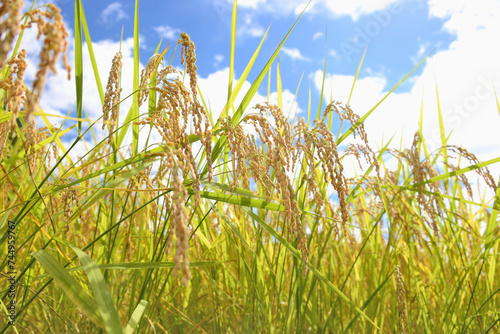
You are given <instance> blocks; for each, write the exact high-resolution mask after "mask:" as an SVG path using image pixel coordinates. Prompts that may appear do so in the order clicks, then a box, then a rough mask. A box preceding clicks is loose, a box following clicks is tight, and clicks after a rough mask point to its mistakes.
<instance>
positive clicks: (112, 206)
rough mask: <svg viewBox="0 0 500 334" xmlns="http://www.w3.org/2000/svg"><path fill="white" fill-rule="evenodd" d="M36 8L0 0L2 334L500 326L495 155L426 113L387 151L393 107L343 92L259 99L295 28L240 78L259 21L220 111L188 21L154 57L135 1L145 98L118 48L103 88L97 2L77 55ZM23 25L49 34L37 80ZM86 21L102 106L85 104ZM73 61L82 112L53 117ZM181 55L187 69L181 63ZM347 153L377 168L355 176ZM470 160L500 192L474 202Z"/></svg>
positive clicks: (478, 329) (56, 22)
mask: <svg viewBox="0 0 500 334" xmlns="http://www.w3.org/2000/svg"><path fill="white" fill-rule="evenodd" d="M21 5H22V0H12V1H1V5H0V13H1V14H0V18H1V21H0V36H1V41H0V42H1V44H0V66H1V69H2V72H1V78H0V95H1V101H2V102H1V109H0V127H1V128H0V130H1V132H0V161H1V163H0V167H1V170H0V189H1V193H0V230H1V234H0V235H1V236H2V239H1V244H2V245H1V248H0V249H1V254H2V258H1V272H2V282H3V283H2V285H1V287H2V299H1V301H2V305H1V309H2V310H1V311H0V314H1V318H2V323H1V325H0V333H6V332H8V333H11V332H12V333H104V332H107V333H134V332H137V333H163V332H168V333H219V332H220V333H254V332H255V333H295V332H296V333H302V332H311V333H318V332H321V333H340V332H353V333H367V332H385V333H392V332H401V333H424V332H426V333H483V332H485V333H486V332H492V333H498V331H499V326H500V325H498V322H499V320H500V314H499V312H498V309H499V306H500V305H499V304H500V299H499V296H498V292H499V290H500V287H499V285H498V283H497V282H498V276H497V275H499V274H500V273H499V269H498V268H499V267H498V266H497V258H498V254H499V253H498V247H499V245H498V243H497V240H498V237H499V234H500V229H499V228H498V225H497V224H498V209H499V205H500V193H499V192H498V190H497V189H498V185H497V181H495V179H494V178H493V177H492V175H491V174H490V172H489V171H488V166H489V165H491V164H494V163H498V162H499V161H500V157H499V158H496V159H493V160H490V161H486V162H480V161H479V160H478V159H477V158H476V156H475V155H474V154H472V153H470V152H468V151H466V150H465V149H463V148H460V147H456V146H452V145H448V143H447V138H446V136H445V134H444V133H445V132H444V131H442V132H441V133H442V137H441V139H442V141H441V148H440V149H439V150H437V151H429V149H428V148H427V146H426V142H425V138H424V137H423V136H422V129H421V127H420V128H418V129H415V130H416V132H415V136H414V141H413V144H412V145H411V147H408V148H402V149H400V150H395V149H390V148H389V142H388V143H385V145H384V146H383V147H382V148H381V149H379V150H373V149H372V147H373V145H372V144H370V141H369V133H366V132H365V129H364V126H363V124H364V121H365V119H366V118H367V117H369V116H370V117H376V115H373V116H371V115H372V113H373V112H374V111H375V109H376V108H377V107H378V104H377V105H376V106H375V107H374V108H373V109H372V110H370V111H369V112H367V113H366V114H364V116H363V117H359V116H358V115H357V113H356V111H355V110H352V108H351V107H350V106H349V104H348V102H346V101H330V103H328V104H327V105H326V106H325V107H324V108H321V105H320V106H319V109H320V111H321V113H320V114H319V115H318V117H316V119H314V116H312V113H313V111H312V110H311V107H309V110H308V120H305V119H303V118H300V117H298V118H294V119H293V120H292V119H290V118H288V116H287V113H286V111H284V110H283V108H282V106H280V105H274V104H272V103H270V102H269V101H261V103H260V104H257V105H251V104H250V103H251V100H252V98H253V97H254V96H255V94H256V92H257V89H258V88H259V87H260V86H261V84H262V81H263V80H264V78H265V77H266V76H267V75H268V73H269V71H270V69H271V68H272V66H276V65H277V64H276V62H275V61H276V59H277V56H278V54H279V52H280V48H281V47H282V46H283V45H284V43H285V41H286V39H287V37H288V36H289V34H290V33H292V30H293V29H294V26H293V27H292V28H291V29H290V31H289V32H288V33H287V34H286V36H285V38H284V39H283V40H282V41H281V43H280V44H279V45H278V47H277V48H276V50H275V52H274V53H273V55H272V56H271V57H270V59H269V60H268V62H267V64H266V65H265V66H264V67H263V68H262V69H257V71H259V70H260V72H257V73H259V74H258V75H257V77H256V79H255V81H254V82H253V83H252V85H251V87H250V88H249V89H248V91H246V92H242V91H241V89H242V86H243V83H244V82H245V80H246V79H247V77H248V74H249V73H250V71H251V70H253V64H254V61H255V60H256V58H257V57H259V51H260V47H261V45H262V43H263V42H264V40H265V38H266V35H264V36H263V38H262V41H261V43H260V45H259V47H258V48H257V49H256V51H255V53H254V55H253V56H252V57H251V59H250V61H249V63H248V65H247V68H246V69H245V71H244V72H243V73H242V74H241V76H240V79H239V80H238V82H237V83H236V84H235V85H234V86H233V84H232V81H230V83H229V87H228V99H227V103H226V106H225V107H224V109H223V110H222V111H217V113H216V114H217V115H218V114H220V116H219V117H218V119H215V118H214V117H213V114H214V111H212V110H210V109H209V108H208V107H207V105H206V104H205V102H204V101H205V100H206V97H204V96H203V92H201V91H199V89H198V87H197V66H196V48H195V43H196V41H193V40H191V38H190V36H189V35H188V34H186V33H183V34H181V38H180V39H179V41H178V42H177V44H176V45H173V44H172V45H170V44H169V46H168V47H166V48H164V51H163V52H161V53H160V51H159V50H161V42H160V44H159V45H158V48H157V53H155V54H154V55H152V56H151V58H150V61H149V62H148V64H147V66H146V67H145V68H144V70H143V71H142V73H139V51H138V50H139V36H138V16H137V15H138V14H137V7H138V3H137V2H136V14H135V27H134V32H135V36H134V42H135V49H134V51H135V52H134V79H133V87H134V92H133V94H132V96H122V95H121V87H122V86H123V83H122V82H121V67H122V61H121V59H122V54H121V52H120V51H119V50H117V53H116V56H115V57H114V59H113V62H112V67H111V72H110V73H109V75H108V81H107V85H106V88H105V89H104V87H103V86H102V84H101V79H100V74H99V73H98V71H97V66H96V64H97V60H96V59H95V57H94V55H93V51H92V48H91V47H92V43H91V38H90V29H89V27H87V24H86V20H85V14H84V7H83V4H82V2H81V1H79V0H76V1H75V9H76V10H75V13H76V14H75V16H76V18H75V27H74V31H75V64H71V65H70V64H69V63H68V60H67V55H66V53H67V45H68V41H67V37H68V33H67V30H66V28H65V26H64V24H63V21H62V17H61V15H60V10H59V9H58V8H57V7H56V6H55V5H53V4H50V5H48V6H42V7H35V6H33V7H32V8H31V9H30V10H29V11H28V12H27V13H26V14H25V15H23V16H21V11H20V8H21ZM236 11H237V5H236V1H235V2H234V6H233V21H232V22H233V26H232V39H231V40H232V41H231V55H232V57H233V58H232V59H231V64H232V65H231V68H230V73H231V77H232V75H233V73H234V68H233V64H234V48H235V37H236ZM298 19H300V17H299V18H298ZM25 29H38V30H37V31H38V37H39V38H42V39H43V48H42V50H41V52H40V57H39V58H40V63H39V67H38V72H37V74H36V80H35V81H34V82H33V83H32V84H31V85H27V84H25V81H24V72H25V69H26V66H27V65H26V64H27V60H26V50H22V49H21V50H20V48H19V46H20V41H21V39H22V36H23V32H24V31H25ZM82 31H83V35H84V37H85V40H86V41H87V45H88V47H89V54H90V57H91V60H92V65H93V66H92V69H93V71H94V75H95V78H96V84H97V86H98V90H99V96H100V100H101V103H102V116H101V118H99V119H95V120H91V119H90V118H89V117H86V116H85V115H84V114H83V108H82V98H83V89H82V81H81V78H82V52H83V50H82V48H83V43H82V40H83V36H82ZM266 34H267V33H266ZM179 49H180V52H179ZM179 53H180V57H179ZM167 55H169V56H170V58H169V57H167ZM61 58H62V62H63V64H64V68H65V69H66V70H67V71H68V75H69V74H70V73H71V67H70V66H74V69H75V75H76V91H77V101H76V112H74V111H69V110H68V116H67V119H66V120H67V121H68V123H70V122H69V121H70V120H74V119H76V123H75V124H73V125H65V124H66V120H65V122H63V124H62V125H61V126H60V127H59V128H57V127H55V126H53V125H51V123H50V121H49V115H48V114H46V113H45V112H44V111H43V110H42V109H41V108H40V107H39V105H38V103H39V100H40V96H41V94H42V92H43V89H44V87H45V81H46V78H47V75H48V72H49V70H51V71H54V70H55V67H54V64H56V63H57V62H58V61H61ZM179 58H180V61H181V64H182V65H183V66H184V70H181V71H180V70H179V69H178V68H176V67H174V66H173V65H172V62H171V61H170V62H168V61H167V60H168V59H179ZM419 65H420V64H419ZM360 66H361V64H360ZM412 72H413V71H412ZM405 79H406V78H405ZM277 80H278V81H280V80H281V78H280V77H279V76H278V78H277ZM403 80H404V79H403ZM398 85H399V84H398ZM396 87H397V86H396ZM396 87H394V89H395V88H396ZM354 88H355V82H354V84H353V89H354ZM394 89H393V90H391V92H392V91H394ZM281 93H282V92H281V91H279V92H278V94H281ZM238 94H243V95H244V98H243V100H242V101H241V103H240V104H235V100H236V96H237V95H238ZM389 94H390V93H389ZM386 97H387V96H386ZM125 99H132V106H131V107H130V109H129V110H128V112H127V117H126V118H125V119H119V117H118V116H119V110H120V107H121V105H122V102H123V101H124V100H125ZM384 99H385V97H384ZM143 104H146V105H147V112H146V113H140V107H141V106H142V105H143ZM75 113H76V115H75ZM75 116H76V118H75ZM333 117H338V118H339V119H340V120H341V121H342V123H347V124H348V125H349V128H348V129H347V130H345V131H341V130H339V129H333V128H332V118H333ZM42 122H43V123H44V124H45V126H44V127H43V128H37V126H36V124H37V123H38V124H40V123H42ZM441 125H442V124H441ZM339 132H340V133H339ZM127 133H132V139H131V140H130V141H127V136H126V135H127ZM335 133H339V135H337V136H336V135H335ZM70 134H72V143H71V145H69V146H65V145H64V144H63V142H62V141H61V138H62V136H65V135H66V136H69V135H70ZM99 134H102V136H99ZM153 134H156V135H153ZM90 135H91V136H90ZM144 137H146V138H148V139H147V141H146V144H145V145H141V142H140V140H139V139H140V138H144ZM88 138H92V140H89V139H88ZM152 138H160V140H159V141H158V142H154V141H153V140H152ZM150 139H151V140H150ZM82 144H84V145H83V146H84V147H86V148H87V151H86V152H85V154H84V155H83V156H80V157H75V156H74V155H73V154H72V152H73V150H75V147H76V146H77V145H82ZM343 147H347V148H345V149H343ZM349 157H351V158H354V159H357V160H358V161H359V163H360V165H361V166H364V167H365V168H364V171H363V173H361V174H360V175H358V176H357V177H355V178H347V177H346V176H345V172H344V162H345V161H346V159H348V158H349ZM387 157H394V158H395V159H397V161H398V163H397V166H396V167H395V168H388V167H387V166H386V164H385V162H386V161H387ZM455 158H456V159H459V161H467V162H468V166H467V167H465V168H459V166H458V164H456V163H454V161H455ZM471 175H479V177H480V178H481V179H482V180H484V183H485V184H486V186H487V187H489V188H491V189H492V190H493V191H494V193H495V194H496V196H495V197H494V198H492V199H491V198H480V199H475V198H474V197H473V192H472V188H471V183H470V181H469V178H470V176H471Z"/></svg>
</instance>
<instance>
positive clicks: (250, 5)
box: [229, 0, 266, 9]
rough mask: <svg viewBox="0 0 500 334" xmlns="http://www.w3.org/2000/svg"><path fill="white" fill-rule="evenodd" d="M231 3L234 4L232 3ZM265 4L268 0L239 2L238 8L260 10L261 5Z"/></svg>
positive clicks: (244, 0) (241, 0) (243, 0)
mask: <svg viewBox="0 0 500 334" xmlns="http://www.w3.org/2000/svg"><path fill="white" fill-rule="evenodd" d="M229 2H230V3H231V4H232V1H229ZM265 2H266V0H239V1H238V6H239V7H245V8H251V9H258V8H259V7H260V5H262V4H263V3H265Z"/></svg>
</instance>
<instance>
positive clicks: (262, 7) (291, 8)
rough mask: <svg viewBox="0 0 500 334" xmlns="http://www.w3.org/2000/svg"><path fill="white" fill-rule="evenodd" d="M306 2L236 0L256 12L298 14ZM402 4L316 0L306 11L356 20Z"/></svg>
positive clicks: (380, 0)
mask: <svg viewBox="0 0 500 334" xmlns="http://www.w3.org/2000/svg"><path fill="white" fill-rule="evenodd" d="M226 1H227V0H226ZM231 2H232V1H231ZM307 3H308V1H305V2H304V0H289V1H283V0H258V1H252V0H246V1H243V3H240V1H238V6H241V7H245V8H249V9H254V10H255V11H256V13H264V12H271V13H273V14H279V15H290V14H293V15H299V14H300V13H302V11H303V10H304V8H305V6H306V5H307ZM402 4H403V1H402V0H351V1H331V0H317V1H315V2H313V3H310V4H309V7H307V10H306V13H309V14H312V15H317V14H322V13H323V12H324V9H326V10H328V11H329V12H330V13H332V14H333V15H334V16H350V17H351V18H352V19H353V20H354V21H356V20H358V19H359V17H361V16H363V15H368V14H371V13H373V12H376V11H380V10H388V11H389V12H391V11H398V12H399V11H400V7H401V6H402Z"/></svg>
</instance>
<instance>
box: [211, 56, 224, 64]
mask: <svg viewBox="0 0 500 334" xmlns="http://www.w3.org/2000/svg"><path fill="white" fill-rule="evenodd" d="M223 61H224V55H221V54H217V55H215V56H214V63H213V64H214V67H218V66H219V65H220V63H222V62H223Z"/></svg>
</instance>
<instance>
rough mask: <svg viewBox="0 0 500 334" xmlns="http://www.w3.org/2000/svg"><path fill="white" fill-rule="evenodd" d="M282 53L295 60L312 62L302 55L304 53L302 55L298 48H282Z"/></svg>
mask: <svg viewBox="0 0 500 334" xmlns="http://www.w3.org/2000/svg"><path fill="white" fill-rule="evenodd" d="M281 51H282V52H283V53H284V54H286V55H287V56H288V57H290V58H292V59H294V60H295V59H297V60H302V61H310V59H309V58H308V57H306V56H304V55H302V53H300V50H299V49H297V48H293V49H290V48H286V47H282V48H281Z"/></svg>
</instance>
